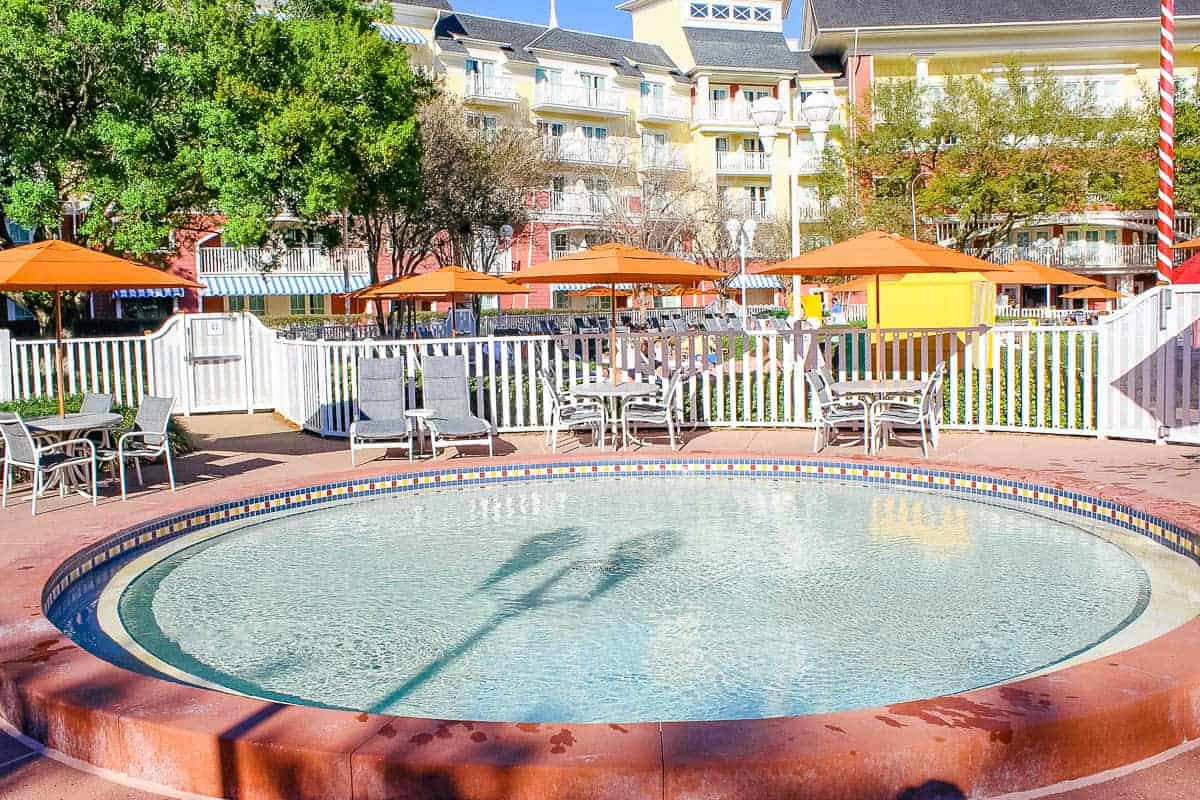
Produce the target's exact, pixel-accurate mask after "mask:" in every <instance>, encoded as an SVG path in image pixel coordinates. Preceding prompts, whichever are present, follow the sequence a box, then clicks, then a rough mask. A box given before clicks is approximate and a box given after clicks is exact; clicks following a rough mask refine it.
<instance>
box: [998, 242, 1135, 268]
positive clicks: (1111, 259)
mask: <svg viewBox="0 0 1200 800" xmlns="http://www.w3.org/2000/svg"><path fill="white" fill-rule="evenodd" d="M974 254H975V255H981V257H984V258H986V259H987V260H988V261H992V262H994V263H997V264H1008V263H1009V262H1012V261H1018V260H1026V261H1036V262H1037V263H1039V264H1046V265H1047V266H1051V267H1062V268H1063V269H1067V270H1082V271H1084V272H1114V273H1119V272H1154V271H1155V269H1157V259H1158V253H1157V249H1156V248H1155V246H1154V245H1153V244H1109V243H1108V242H1069V243H1065V244H1060V245H1052V244H1043V245H1038V244H1031V245H1001V246H1000V247H995V248H993V249H992V250H991V252H989V253H986V254H982V253H981V252H980V251H974Z"/></svg>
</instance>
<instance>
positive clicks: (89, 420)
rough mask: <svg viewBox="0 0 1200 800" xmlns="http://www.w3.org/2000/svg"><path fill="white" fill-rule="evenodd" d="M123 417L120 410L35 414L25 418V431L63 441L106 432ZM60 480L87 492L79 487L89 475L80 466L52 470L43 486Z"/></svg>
mask: <svg viewBox="0 0 1200 800" xmlns="http://www.w3.org/2000/svg"><path fill="white" fill-rule="evenodd" d="M123 420H124V418H123V417H122V416H121V415H120V414H114V413H111V412H110V413H105V414H66V415H64V416H62V417H58V416H53V417H37V418H35V419H30V420H26V422H25V424H26V425H27V426H28V428H29V432H30V433H31V434H33V435H34V437H35V438H37V439H40V440H42V441H43V442H63V441H70V440H71V439H86V438H87V435H88V434H89V433H93V432H96V431H100V432H103V433H105V434H107V433H108V432H109V431H111V430H112V429H113V428H117V427H119V426H120V425H121V423H122V421H123ZM81 449H82V448H81V447H79V446H74V447H71V448H70V453H69V455H72V456H77V455H79V454H80V452H79V451H80V450H81ZM60 482H61V483H62V484H64V485H65V486H66V488H68V489H73V490H76V491H79V493H80V494H84V495H85V496H87V493H86V492H84V491H82V488H81V487H84V486H87V485H88V483H89V479H88V476H87V474H86V473H85V472H84V470H83V467H79V466H72V467H68V468H66V469H60V470H57V471H55V473H54V477H53V478H51V480H50V481H49V483H47V485H46V487H45V488H47V489H53V488H55V487H57V486H58V485H59V484H60Z"/></svg>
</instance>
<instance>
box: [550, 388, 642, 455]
mask: <svg viewBox="0 0 1200 800" xmlns="http://www.w3.org/2000/svg"><path fill="white" fill-rule="evenodd" d="M658 391H659V389H658V386H657V384H653V383H644V382H643V381H627V382H624V383H616V384H614V383H611V382H609V381H595V382H593V383H580V384H577V385H576V386H575V388H573V389H572V390H571V393H572V394H574V395H575V396H576V397H590V398H593V399H596V400H600V401H602V402H604V403H607V404H608V406H609V408H610V409H613V413H611V414H609V419H610V420H611V421H612V422H611V424H612V434H613V449H614V450H616V449H617V432H618V431H619V430H620V426H619V423H620V409H621V406H622V405H624V401H625V400H628V399H630V398H632V397H651V396H653V395H656V394H658Z"/></svg>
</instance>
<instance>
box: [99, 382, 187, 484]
mask: <svg viewBox="0 0 1200 800" xmlns="http://www.w3.org/2000/svg"><path fill="white" fill-rule="evenodd" d="M174 405H175V398H174V397H151V396H150V395H146V396H145V397H143V398H142V402H141V404H140V405H138V411H137V416H136V417H134V419H133V430H131V431H127V432H125V433H122V434H121V435H120V436H118V437H117V446H116V447H115V448H112V447H106V448H103V449H102V450H101V451H100V452H99V453H98V454H97V455H96V458H97V460H99V461H105V462H108V461H112V462H115V463H116V465H117V471H118V475H119V477H120V480H121V499H122V500H124V499H126V496H127V492H126V487H125V462H126V461H131V460H132V461H133V469H134V474H135V475H137V481H138V486H143V485H145V484H144V482H143V481H142V459H143V458H149V459H155V458H158V457H160V456H162V457H165V458H166V462H167V480H168V482H169V483H170V485H171V491H172V492H174V491H175V465H174V464H172V463H171V439H170V437H169V436H167V426H168V425H169V424H170V422H171V408H172V406H174Z"/></svg>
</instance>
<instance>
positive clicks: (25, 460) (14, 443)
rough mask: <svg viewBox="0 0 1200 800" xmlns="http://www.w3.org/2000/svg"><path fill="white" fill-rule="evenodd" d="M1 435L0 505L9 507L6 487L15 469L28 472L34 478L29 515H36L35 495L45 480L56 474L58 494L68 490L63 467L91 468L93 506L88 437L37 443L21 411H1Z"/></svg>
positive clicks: (92, 452) (92, 454) (92, 462)
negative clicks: (0, 473)
mask: <svg viewBox="0 0 1200 800" xmlns="http://www.w3.org/2000/svg"><path fill="white" fill-rule="evenodd" d="M0 438H3V440H4V463H3V469H4V478H3V480H2V481H0V508H8V490H9V489H10V488H12V485H13V484H12V480H13V478H12V474H13V472H15V471H16V470H21V471H23V472H28V473H30V474H31V476H32V479H33V499H32V501H31V502H30V514H31V515H32V514H37V500H38V496H39V495H40V494H42V492H43V491H44V487H45V485H46V479H47V478H48V477H49V476H51V475H53V474H54V473H56V472H57V473H59V475H58V478H59V483H58V494H59V496H60V497H65V496H66V493H67V481H66V476H65V475H63V474H62V471H63V470H67V469H80V468H84V467H86V468H87V469H88V470H90V473H89V474H90V475H91V483H92V505H93V506H94V505H96V443H95V442H93V441H92V440H91V439H67V440H64V441H59V442H54V443H53V444H47V445H42V446H40V447H39V446H38V444H37V442H35V441H34V439H33V434H31V433H30V432H29V428H28V427H27V426H26V425H25V421H24V420H22V419H21V415H20V414H0Z"/></svg>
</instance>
